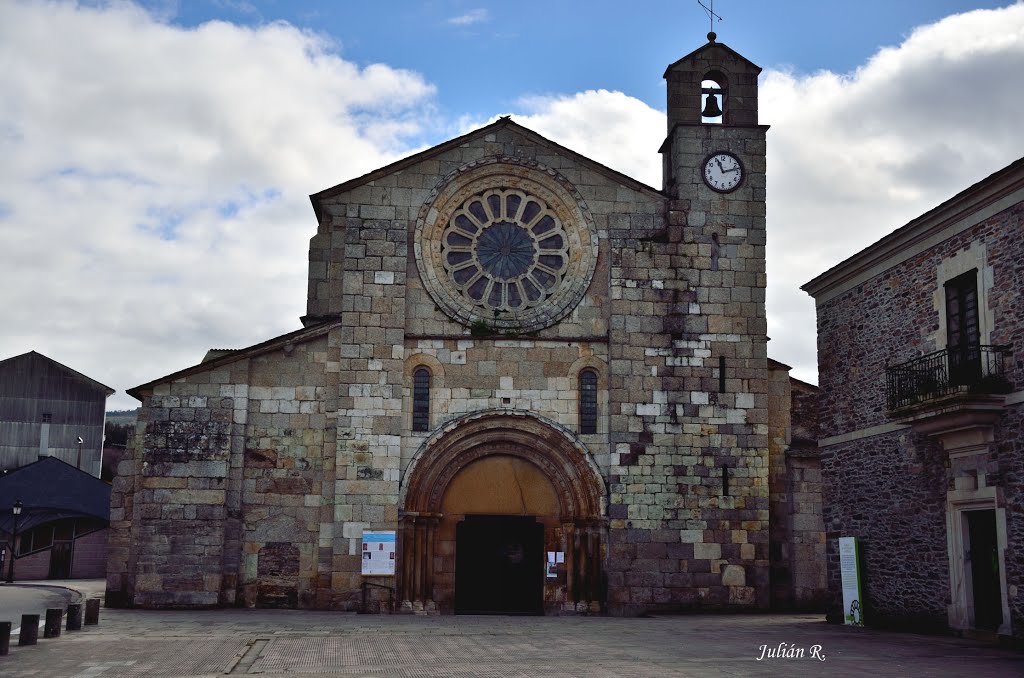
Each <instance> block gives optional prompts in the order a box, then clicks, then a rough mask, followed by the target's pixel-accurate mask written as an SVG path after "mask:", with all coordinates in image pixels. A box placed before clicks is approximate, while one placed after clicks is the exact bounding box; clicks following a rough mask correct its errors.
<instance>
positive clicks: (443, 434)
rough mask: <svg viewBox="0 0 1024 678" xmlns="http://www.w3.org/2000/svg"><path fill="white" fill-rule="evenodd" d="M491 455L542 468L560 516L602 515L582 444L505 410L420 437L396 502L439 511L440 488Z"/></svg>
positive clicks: (595, 475)
mask: <svg viewBox="0 0 1024 678" xmlns="http://www.w3.org/2000/svg"><path fill="white" fill-rule="evenodd" d="M494 454H500V455H508V456H513V457H519V458H521V459H525V460H526V461H529V462H530V463H532V464H534V465H535V466H537V467H538V468H539V469H540V470H541V471H543V473H544V474H545V476H547V478H548V479H549V480H550V481H551V484H552V486H553V487H554V488H555V492H556V494H557V496H558V501H559V505H560V506H559V508H560V511H561V514H562V517H563V519H565V520H567V521H571V520H577V519H580V518H595V519H596V518H600V517H601V516H602V515H603V513H604V506H603V499H604V496H605V493H604V482H603V480H602V478H601V475H600V473H599V471H598V469H597V467H596V465H595V464H594V462H593V460H592V459H591V457H590V455H589V453H588V452H587V450H586V448H584V447H583V445H582V444H581V443H579V442H578V441H577V440H576V439H575V438H574V436H572V434H571V433H569V432H568V431H566V430H564V429H562V428H561V427H558V426H557V425H556V424H554V423H553V422H545V421H542V420H541V419H540V418H538V417H536V416H535V415H531V414H528V413H525V412H518V411H511V410H494V411H488V412H479V413H476V414H472V415H468V416H465V417H462V418H461V419H457V420H455V421H452V422H449V424H447V425H446V426H445V427H444V428H443V429H442V430H441V431H439V432H438V433H436V434H435V435H433V436H431V438H430V439H428V440H427V441H426V442H424V443H423V445H422V446H421V447H420V449H419V450H418V451H417V453H416V455H415V456H414V457H413V460H412V462H411V463H410V465H409V468H408V469H407V470H406V473H405V478H404V480H403V483H402V493H401V497H400V502H401V506H402V507H403V508H404V510H405V511H406V512H417V513H430V514H437V513H440V511H441V501H442V499H443V498H444V492H445V489H446V488H447V487H448V484H449V483H450V482H451V480H452V479H453V478H454V477H455V476H456V475H457V474H458V473H459V471H461V470H462V469H464V468H465V467H466V466H469V465H470V464H472V463H473V462H475V461H477V460H478V459H481V458H483V457H486V456H490V455H494Z"/></svg>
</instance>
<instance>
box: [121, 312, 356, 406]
mask: <svg viewBox="0 0 1024 678" xmlns="http://www.w3.org/2000/svg"><path fill="white" fill-rule="evenodd" d="M340 324H341V322H340V321H339V320H329V321H326V322H323V323H319V324H317V325H313V326H311V327H304V328H302V329H300V330H296V331H294V332H289V333H288V334H282V335H280V336H278V337H274V338H273V339H268V340H267V341H263V342H260V343H259V344H254V345H252V346H248V347H246V348H240V349H237V350H228V349H216V350H217V351H221V352H223V353H222V354H221V355H219V356H217V357H214V358H210V357H209V353H207V355H206V356H204V359H203V361H202V362H200V363H198V364H197V365H192V366H190V367H186V368H185V369H182V370H178V371H177V372H173V373H171V374H168V375H167V376H164V377H160V378H159V379H154V380H153V381H149V382H146V383H145V384H142V385H140V386H136V387H135V388H130V389H128V390H127V391H126V393H127V394H128V395H130V396H131V397H133V398H135V399H136V400H139V401H141V400H142V397H143V392H145V391H150V390H152V389H153V387H154V386H157V385H158V384H166V383H168V382H172V381H175V380H177V379H181V378H183V377H187V376H189V375H192V374H199V373H201V372H210V371H213V370H216V369H218V368H220V367H223V366H224V365H229V364H231V363H233V362H237V361H239V360H245V359H246V358H252V357H254V356H258V355H262V354H263V353H269V352H271V351H276V350H278V349H280V348H282V347H284V345H285V344H294V343H302V342H306V341H310V340H312V339H316V338H317V337H320V336H323V335H325V334H327V333H328V332H329V331H330V330H332V329H333V328H335V327H337V326H339V325H340Z"/></svg>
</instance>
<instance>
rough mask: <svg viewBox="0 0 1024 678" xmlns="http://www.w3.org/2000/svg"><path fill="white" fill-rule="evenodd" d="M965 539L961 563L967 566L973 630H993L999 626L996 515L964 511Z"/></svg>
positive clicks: (1000, 597) (1001, 606)
mask: <svg viewBox="0 0 1024 678" xmlns="http://www.w3.org/2000/svg"><path fill="white" fill-rule="evenodd" d="M964 517H965V518H966V522H967V539H968V543H967V544H966V547H967V548H966V553H965V560H967V561H968V563H969V567H970V571H971V574H970V581H971V593H972V598H973V599H974V601H973V603H974V627H975V628H977V629H981V630H985V631H995V630H996V629H998V628H999V625H1000V624H1002V623H1003V603H1002V596H1001V594H1000V585H999V543H998V538H997V536H996V512H995V511H994V510H992V509H986V510H982V511H965V512H964Z"/></svg>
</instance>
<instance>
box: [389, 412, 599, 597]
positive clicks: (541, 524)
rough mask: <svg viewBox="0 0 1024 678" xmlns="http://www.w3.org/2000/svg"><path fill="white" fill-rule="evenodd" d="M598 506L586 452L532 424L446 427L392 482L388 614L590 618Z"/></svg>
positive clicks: (548, 427)
mask: <svg viewBox="0 0 1024 678" xmlns="http://www.w3.org/2000/svg"><path fill="white" fill-rule="evenodd" d="M604 496H605V491H604V483H603V480H602V478H601V475H600V471H599V470H598V469H597V466H596V465H595V464H594V462H593V459H592V458H591V456H590V453H589V452H588V451H587V449H586V448H585V447H584V446H583V445H582V444H581V443H580V442H579V441H577V440H576V439H575V438H574V437H573V436H572V435H571V434H569V433H568V432H566V431H564V430H562V429H560V428H558V427H556V426H554V425H552V424H550V423H547V422H545V421H542V420H541V419H540V418H538V417H536V416H535V415H528V414H525V413H518V412H512V411H504V410H502V411H489V412H479V413H474V414H472V415H466V416H465V417H463V418H461V419H459V420H456V421H454V422H451V423H449V424H448V425H447V427H446V428H445V429H444V430H443V431H439V432H437V433H436V434H435V435H434V436H432V437H431V438H429V439H428V440H427V441H426V442H424V444H423V445H422V446H421V448H420V449H419V450H418V451H417V452H416V454H415V455H414V457H413V459H412V461H411V462H410V464H409V468H408V469H407V470H406V473H405V478H404V479H403V483H402V491H401V496H400V500H399V501H400V502H401V506H402V510H401V512H400V513H399V529H398V535H397V536H398V558H397V560H398V563H397V572H396V588H397V591H396V594H397V596H398V600H399V601H400V602H399V609H401V610H406V611H419V610H423V611H426V612H430V611H434V610H436V611H438V612H441V613H443V614H451V613H453V612H454V613H469V614H473V613H476V614H484V613H499V614H543V613H545V612H547V613H559V614H560V613H564V612H566V611H574V612H587V613H590V612H596V611H599V610H600V609H601V606H602V603H603V591H604V589H603V586H602V585H601V582H602V562H603V560H604V558H605V553H606V547H605V539H604V537H603V534H604V530H605V529H606V528H605V516H604V507H603V504H602V500H603V498H604ZM549 562H550V565H549V564H548V563H549Z"/></svg>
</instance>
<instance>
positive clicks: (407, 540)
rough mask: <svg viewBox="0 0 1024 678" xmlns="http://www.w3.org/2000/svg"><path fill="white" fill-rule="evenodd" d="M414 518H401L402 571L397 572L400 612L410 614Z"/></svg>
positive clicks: (407, 516) (405, 516) (406, 516)
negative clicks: (400, 588) (399, 586)
mask: <svg viewBox="0 0 1024 678" xmlns="http://www.w3.org/2000/svg"><path fill="white" fill-rule="evenodd" d="M414 524H415V516H411V515H404V516H402V523H401V529H402V551H401V556H402V569H401V571H400V572H399V582H400V583H401V587H402V590H401V591H400V592H399V595H401V597H402V602H401V604H400V609H401V611H402V612H412V601H413V591H412V589H413V584H412V582H413V569H414V568H413V553H414V551H415V532H414Z"/></svg>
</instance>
